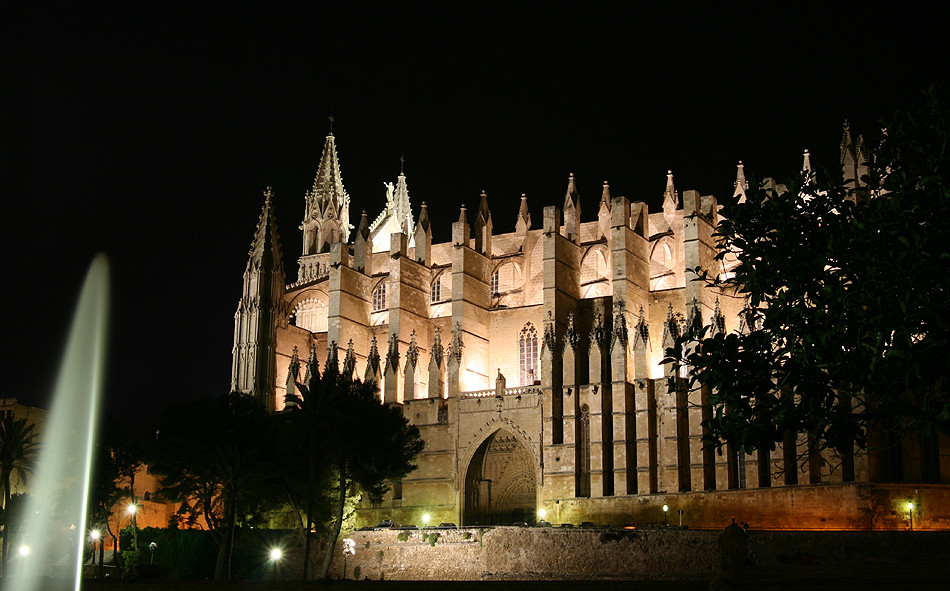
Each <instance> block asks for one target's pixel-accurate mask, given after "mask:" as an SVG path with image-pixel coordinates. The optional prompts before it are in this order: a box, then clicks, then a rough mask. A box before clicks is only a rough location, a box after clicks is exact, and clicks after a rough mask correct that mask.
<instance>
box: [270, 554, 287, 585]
mask: <svg viewBox="0 0 950 591" xmlns="http://www.w3.org/2000/svg"><path fill="white" fill-rule="evenodd" d="M283 555H284V553H283V552H281V551H280V548H273V549H271V551H270V562H271V578H272V580H274V581H276V580H277V563H278V562H280V558H281V557H282V556H283Z"/></svg>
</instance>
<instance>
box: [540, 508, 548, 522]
mask: <svg viewBox="0 0 950 591" xmlns="http://www.w3.org/2000/svg"><path fill="white" fill-rule="evenodd" d="M547 516H548V512H547V511H545V510H544V509H538V521H544V518H545V517H547Z"/></svg>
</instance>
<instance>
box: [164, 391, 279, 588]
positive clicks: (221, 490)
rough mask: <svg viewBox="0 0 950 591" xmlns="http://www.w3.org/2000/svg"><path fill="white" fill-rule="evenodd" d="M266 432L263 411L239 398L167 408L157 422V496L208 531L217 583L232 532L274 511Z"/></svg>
mask: <svg viewBox="0 0 950 591" xmlns="http://www.w3.org/2000/svg"><path fill="white" fill-rule="evenodd" d="M269 425H270V420H269V416H268V414H267V412H266V410H265V409H264V406H263V404H261V403H260V401H258V400H256V399H254V398H253V397H251V396H247V395H244V394H238V393H232V394H229V395H227V396H224V397H222V398H220V399H217V400H209V399H206V398H203V399H198V400H194V401H190V402H186V403H183V404H179V405H175V406H172V407H170V408H169V409H168V410H167V411H166V412H165V414H164V416H163V417H162V419H161V420H160V421H159V426H158V429H157V431H156V441H155V445H154V446H153V448H152V451H151V453H150V457H149V467H150V471H151V472H152V473H154V474H158V475H161V476H162V477H163V480H162V491H161V492H162V495H163V496H164V497H166V498H169V499H175V500H178V501H180V502H181V503H182V509H181V513H182V516H183V517H184V518H185V519H186V520H187V521H188V522H190V523H194V522H196V521H197V520H199V519H200V520H202V521H203V522H204V525H205V526H206V527H207V528H208V530H209V531H210V532H211V534H212V537H213V538H214V540H215V542H216V543H217V544H218V548H219V552H218V559H217V564H216V566H215V578H216V579H229V578H230V572H231V564H230V562H231V554H232V550H233V547H234V536H235V530H236V527H237V525H238V524H239V523H243V522H245V521H246V520H247V519H248V516H252V515H255V514H258V513H260V512H262V511H263V510H264V509H265V508H266V507H269V506H271V505H272V504H273V501H274V496H275V495H274V493H273V491H274V490H276V487H277V480H276V475H275V474H274V472H273V470H272V469H271V464H270V462H269V461H268V460H269V456H270V455H271V448H270V446H269V442H270V440H271V437H270V429H269Z"/></svg>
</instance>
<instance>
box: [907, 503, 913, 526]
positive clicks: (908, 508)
mask: <svg viewBox="0 0 950 591" xmlns="http://www.w3.org/2000/svg"><path fill="white" fill-rule="evenodd" d="M907 510H908V511H909V512H910V531H914V501H909V502H908V503H907Z"/></svg>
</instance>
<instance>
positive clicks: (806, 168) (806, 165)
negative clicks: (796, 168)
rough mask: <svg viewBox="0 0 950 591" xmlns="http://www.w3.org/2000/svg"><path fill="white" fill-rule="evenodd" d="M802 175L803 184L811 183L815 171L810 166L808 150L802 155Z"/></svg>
mask: <svg viewBox="0 0 950 591" xmlns="http://www.w3.org/2000/svg"><path fill="white" fill-rule="evenodd" d="M802 176H803V177H804V178H805V184H811V183H812V181H813V180H814V178H815V171H814V170H813V169H812V167H811V154H809V153H808V150H805V153H804V154H803V155H802Z"/></svg>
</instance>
